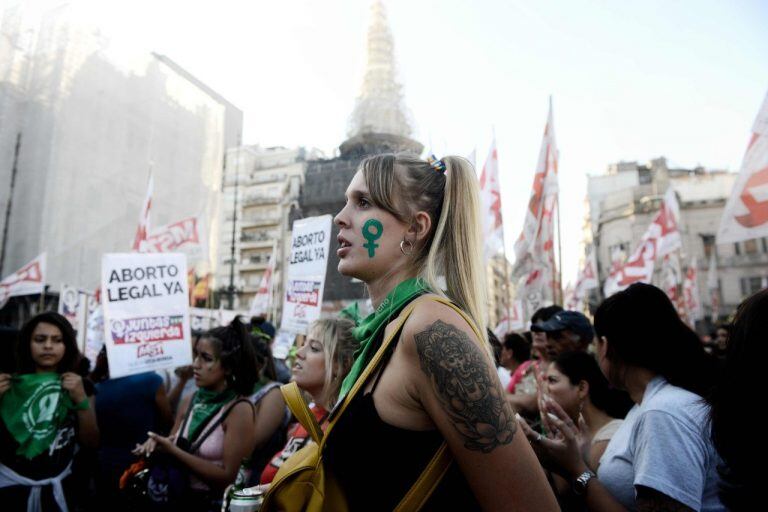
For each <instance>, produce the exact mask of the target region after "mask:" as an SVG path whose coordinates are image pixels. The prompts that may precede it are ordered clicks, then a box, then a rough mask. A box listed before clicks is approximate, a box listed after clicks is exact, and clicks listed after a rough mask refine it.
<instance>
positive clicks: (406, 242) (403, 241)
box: [400, 239, 413, 256]
mask: <svg viewBox="0 0 768 512" xmlns="http://www.w3.org/2000/svg"><path fill="white" fill-rule="evenodd" d="M403 244H408V250H407V251H406V250H405V247H404V246H403ZM400 252H402V253H403V254H405V255H406V256H410V255H411V253H412V252H413V242H411V241H410V240H405V239H403V240H401V241H400Z"/></svg>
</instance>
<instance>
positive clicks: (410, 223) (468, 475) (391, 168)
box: [323, 154, 558, 511]
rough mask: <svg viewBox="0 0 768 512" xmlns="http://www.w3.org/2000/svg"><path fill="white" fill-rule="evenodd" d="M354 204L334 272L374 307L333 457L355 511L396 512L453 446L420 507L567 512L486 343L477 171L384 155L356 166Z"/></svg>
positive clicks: (329, 460)
mask: <svg viewBox="0 0 768 512" xmlns="http://www.w3.org/2000/svg"><path fill="white" fill-rule="evenodd" d="M345 197H346V205H345V206H344V208H343V209H342V210H341V211H340V212H339V213H338V215H336V217H335V219H334V222H335V223H336V225H337V226H338V228H339V236H338V242H339V247H338V250H337V254H338V256H339V266H338V270H339V272H341V273H342V274H343V275H345V276H349V277H354V278H357V279H360V280H362V281H363V282H365V284H366V285H367V289H368V292H369V294H370V298H371V301H372V303H373V306H374V309H375V311H374V313H372V314H371V315H370V316H369V317H368V318H366V319H364V320H363V321H362V323H361V324H360V325H359V326H358V327H357V328H356V329H355V331H354V335H355V337H356V338H357V339H358V340H359V341H360V348H359V349H358V351H357V352H356V353H355V357H356V359H355V361H354V363H353V365H352V369H351V370H350V373H349V374H348V375H347V377H346V379H345V380H344V382H343V383H342V386H341V390H340V394H339V395H340V397H339V402H338V403H337V410H341V411H342V412H341V413H340V415H339V417H338V418H337V419H335V422H336V423H335V425H334V427H333V428H332V429H330V430H329V433H328V439H327V441H326V444H325V449H324V453H323V458H324V459H323V460H324V465H325V467H326V469H327V470H328V471H330V472H331V474H332V475H333V476H334V478H335V479H336V481H337V482H338V484H339V485H340V486H341V488H342V489H343V491H344V494H345V497H346V499H347V501H348V504H349V509H350V510H369V511H371V510H394V509H395V508H396V507H397V506H398V504H400V503H401V500H402V498H403V497H404V496H405V495H406V494H407V493H408V492H409V490H411V489H412V487H413V484H414V482H416V481H417V479H418V478H419V476H420V475H422V473H423V472H424V469H425V468H426V467H427V465H428V464H429V463H430V461H431V460H433V456H434V455H435V453H436V452H437V451H438V449H439V448H440V447H441V446H442V445H443V444H444V443H447V448H448V451H449V452H450V455H451V457H452V462H451V464H450V466H449V467H448V470H447V472H446V473H445V474H444V475H443V476H442V477H441V478H440V480H439V483H438V484H437V486H436V487H435V488H434V490H433V491H432V492H431V494H430V495H429V498H428V499H427V500H426V502H425V503H422V504H421V505H420V506H421V508H422V510H437V509H440V510H511V509H513V510H537V511H547V510H558V508H557V503H556V501H555V498H554V495H553V494H552V492H551V491H550V488H549V486H548V484H547V481H546V478H545V476H544V472H543V470H542V469H541V467H540V465H539V463H538V462H537V459H536V456H535V455H534V453H533V450H532V449H531V447H530V445H529V444H528V442H527V441H526V438H525V435H524V434H523V433H520V432H517V425H516V422H515V418H514V414H513V412H512V409H511V408H510V406H509V405H508V404H507V403H506V401H505V399H504V391H503V390H502V389H501V384H500V383H499V380H498V376H497V373H496V370H495V367H494V364H493V361H492V358H491V356H490V349H489V347H488V342H487V339H486V337H485V325H486V314H485V310H486V294H485V283H486V280H485V277H484V268H483V263H482V247H483V244H482V240H481V234H480V233H481V228H480V218H479V197H478V186H477V178H476V175H475V171H474V169H473V168H472V166H471V165H470V164H469V162H467V161H466V160H465V159H463V158H459V157H446V158H443V159H442V160H432V161H429V162H427V161H423V160H420V159H419V158H416V157H413V156H409V155H400V154H398V155H393V154H385V155H377V156H373V157H369V158H367V159H365V160H364V161H363V162H362V163H361V164H360V169H359V171H358V172H357V174H355V176H354V178H353V179H352V181H351V183H350V184H349V187H348V188H347V190H346V193H345ZM443 278H444V281H443ZM441 283H444V285H443V286H444V288H443V287H442V286H441ZM445 299H447V301H450V303H451V304H448V303H446V302H447V301H446V300H445ZM454 306H455V307H454ZM410 307H412V308H413V309H412V311H411V313H410V315H409V316H407V319H406V321H405V323H404V324H403V325H402V328H401V330H400V331H399V333H398V332H397V326H398V324H399V322H398V321H397V320H398V317H399V316H400V314H401V312H403V311H404V310H405V311H408V310H409V309H407V308H410ZM403 318H405V317H403ZM392 335H394V336H395V338H393V344H392V345H391V347H392V348H391V349H390V350H387V351H386V352H385V356H384V358H383V359H382V360H381V362H380V363H379V364H378V365H376V366H375V369H374V371H372V372H371V373H370V375H369V378H367V379H365V380H363V379H362V375H364V373H365V371H364V370H365V369H366V367H367V366H368V365H369V363H370V362H371V360H372V358H373V355H374V354H375V353H376V351H377V349H378V348H379V347H380V346H381V344H382V340H384V339H385V338H386V337H387V336H392ZM372 368H373V367H372ZM358 380H361V381H362V382H361V383H360V384H359V385H358V386H360V387H359V390H358V392H356V393H351V394H349V396H347V394H348V393H350V390H351V389H352V388H353V386H355V384H356V382H357V381H358ZM333 415H334V412H332V413H331V419H332V420H333ZM422 505H423V506H422Z"/></svg>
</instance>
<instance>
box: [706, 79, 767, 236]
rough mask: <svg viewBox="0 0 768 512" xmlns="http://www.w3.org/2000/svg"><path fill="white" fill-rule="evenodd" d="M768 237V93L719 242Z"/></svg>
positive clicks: (742, 164)
mask: <svg viewBox="0 0 768 512" xmlns="http://www.w3.org/2000/svg"><path fill="white" fill-rule="evenodd" d="M764 236H768V93H766V95H765V99H764V100H763V105H762V107H760V111H759V112H758V113H757V119H755V124H754V126H753V127H752V137H751V138H750V139H749V144H748V145H747V150H746V152H745V153H744V159H743V160H742V163H741V170H740V171H739V177H738V178H737V179H736V183H735V184H734V186H733V191H732V192H731V197H730V198H729V199H728V202H727V203H726V205H725V210H724V211H723V217H722V219H720V230H719V231H718V233H717V243H718V244H723V243H729V242H741V241H743V240H750V239H753V238H760V237H764Z"/></svg>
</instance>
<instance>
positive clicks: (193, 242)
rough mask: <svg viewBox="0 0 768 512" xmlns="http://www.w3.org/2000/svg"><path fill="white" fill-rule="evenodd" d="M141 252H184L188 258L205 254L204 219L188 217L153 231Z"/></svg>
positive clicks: (142, 245)
mask: <svg viewBox="0 0 768 512" xmlns="http://www.w3.org/2000/svg"><path fill="white" fill-rule="evenodd" d="M141 247H142V251H141V252H183V253H184V254H186V255H187V256H201V255H204V254H205V250H206V244H205V230H204V222H203V219H202V217H199V216H198V217H188V218H186V219H182V220H180V221H177V222H174V223H172V224H166V225H165V226H161V227H159V228H157V229H153V230H152V232H151V233H150V234H149V236H147V237H146V238H145V239H144V241H143V242H142V244H141Z"/></svg>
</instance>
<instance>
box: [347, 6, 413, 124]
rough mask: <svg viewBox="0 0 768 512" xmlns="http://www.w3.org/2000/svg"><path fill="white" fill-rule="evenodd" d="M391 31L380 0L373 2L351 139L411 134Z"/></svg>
mask: <svg viewBox="0 0 768 512" xmlns="http://www.w3.org/2000/svg"><path fill="white" fill-rule="evenodd" d="M393 46H394V45H393V42H392V32H390V30H389V25H388V23H387V14H386V11H385V10H384V5H383V3H382V2H381V0H374V2H373V4H372V5H371V24H370V26H369V27H368V63H367V66H366V70H365V76H364V78H363V86H362V88H361V90H360V96H358V98H357V102H356V104H355V110H354V111H353V112H352V117H351V118H350V120H349V132H348V136H349V138H350V139H352V138H356V137H358V136H365V135H368V134H386V135H395V136H399V137H406V138H408V137H410V135H411V131H412V128H411V123H410V122H409V120H408V115H407V113H406V108H405V105H404V103H403V94H402V91H401V86H400V84H398V83H397V80H396V79H395V58H394V52H393Z"/></svg>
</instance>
